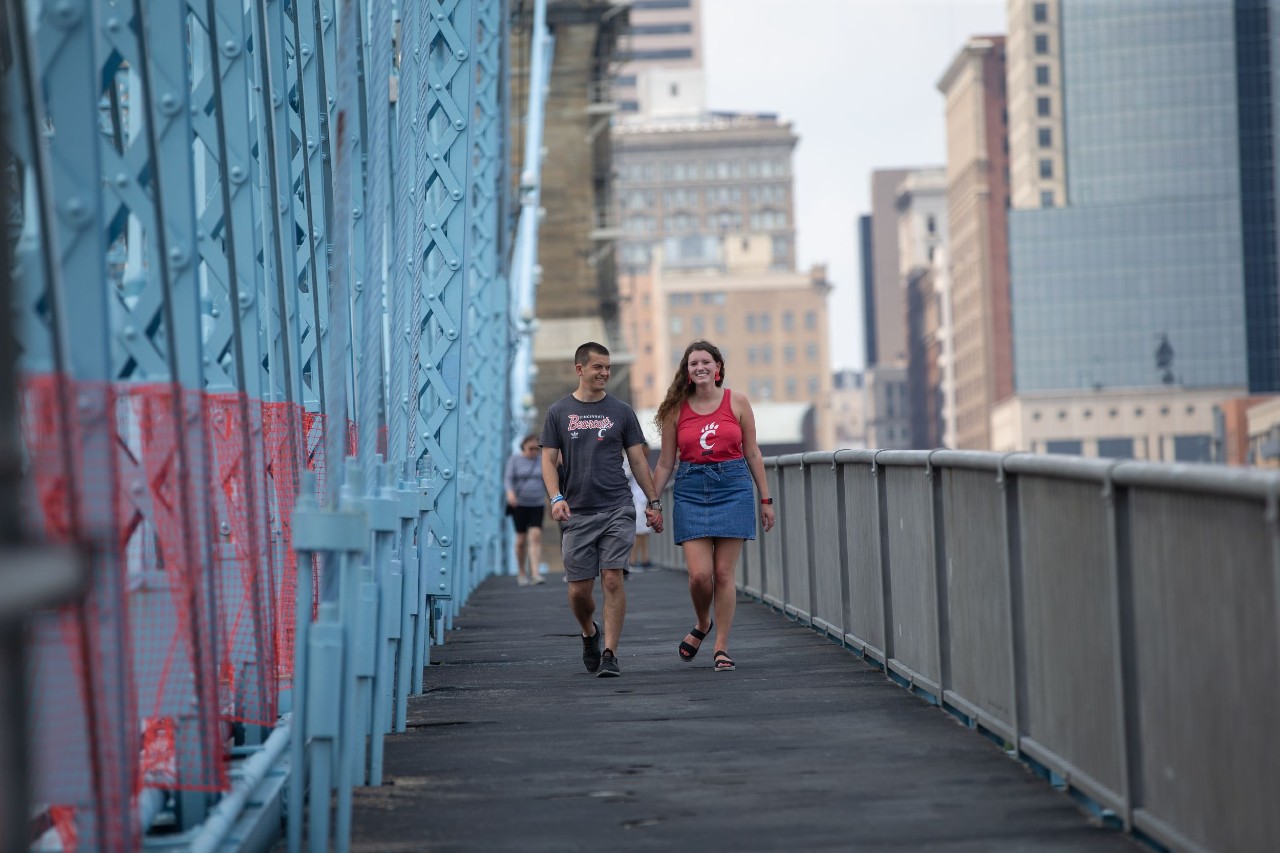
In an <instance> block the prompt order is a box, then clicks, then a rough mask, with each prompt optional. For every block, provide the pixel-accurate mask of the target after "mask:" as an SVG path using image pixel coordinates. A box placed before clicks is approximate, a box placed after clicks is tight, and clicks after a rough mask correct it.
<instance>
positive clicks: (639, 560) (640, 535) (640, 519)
mask: <svg viewBox="0 0 1280 853" xmlns="http://www.w3.org/2000/svg"><path fill="white" fill-rule="evenodd" d="M642 450H643V452H644V458H645V464H646V465H647V464H649V463H648V460H649V443H648V442H647V441H646V442H645V443H644V444H643V445H642ZM622 468H623V470H624V471H626V474H627V483H628V484H630V486H631V501H632V503H634V504H635V505H636V543H635V544H634V545H632V546H631V560H630V567H631V568H632V569H635V570H636V571H638V572H642V571H644V570H645V569H647V568H649V567H650V566H652V565H653V563H651V562H649V524H648V522H647V521H646V520H645V515H644V510H645V505H646V504H647V503H648V500H649V499H648V498H647V497H645V493H644V489H642V488H640V484H639V483H637V482H636V477H635V474H633V473H631V463H630V462H629V461H628V460H627V457H626V456H625V455H624V456H623V457H622ZM623 574H626V572H624V573H623Z"/></svg>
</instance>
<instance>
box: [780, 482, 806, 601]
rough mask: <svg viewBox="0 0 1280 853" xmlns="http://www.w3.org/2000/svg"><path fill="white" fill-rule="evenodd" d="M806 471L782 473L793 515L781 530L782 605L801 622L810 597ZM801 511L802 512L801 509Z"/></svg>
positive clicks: (785, 492)
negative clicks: (782, 550) (793, 611)
mask: <svg viewBox="0 0 1280 853" xmlns="http://www.w3.org/2000/svg"><path fill="white" fill-rule="evenodd" d="M804 484H805V469H804V468H803V467H802V466H800V465H788V466H786V467H784V468H783V469H782V488H783V494H785V495H786V497H787V505H788V506H790V507H791V508H792V514H791V515H790V516H789V517H788V519H787V523H786V524H784V525H783V527H782V534H783V536H785V537H786V541H785V542H784V543H783V547H784V548H786V557H785V558H784V559H783V566H784V568H785V572H786V590H787V596H786V601H785V602H784V603H785V604H786V605H787V606H788V607H793V608H795V610H796V612H797V613H798V614H799V615H800V616H801V618H803V619H808V618H809V616H810V614H811V612H812V603H811V601H810V596H809V571H810V568H811V567H810V561H809V525H810V524H812V523H813V521H812V517H811V516H810V514H809V513H808V512H807V510H808V501H807V500H806V497H805V487H804ZM802 507H803V508H804V509H801V508H802Z"/></svg>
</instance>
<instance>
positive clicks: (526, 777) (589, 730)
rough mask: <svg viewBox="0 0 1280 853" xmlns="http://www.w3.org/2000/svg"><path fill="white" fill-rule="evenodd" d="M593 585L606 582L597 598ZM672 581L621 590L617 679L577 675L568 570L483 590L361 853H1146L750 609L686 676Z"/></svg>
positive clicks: (399, 753)
mask: <svg viewBox="0 0 1280 853" xmlns="http://www.w3.org/2000/svg"><path fill="white" fill-rule="evenodd" d="M598 597H599V589H598V587H597V599H598ZM692 612H693V611H692V607H691V606H690V604H689V599H688V594H687V590H686V580H685V575H684V573H683V572H676V571H669V570H658V571H650V572H645V573H641V574H633V575H632V576H631V577H630V579H629V580H628V581H627V622H626V627H625V628H624V630H623V636H622V643H620V645H621V648H620V649H619V650H618V658H619V663H620V665H621V667H622V677H621V678H596V677H595V676H593V675H589V674H588V673H587V672H586V671H585V670H584V669H583V666H582V661H581V653H582V644H581V641H580V639H579V635H578V632H577V628H576V627H575V624H574V622H573V620H572V618H571V617H570V615H569V610H568V604H567V602H566V600H565V587H564V584H563V583H561V582H560V577H559V575H553V576H550V577H549V578H548V581H547V583H545V584H543V585H541V586H537V587H519V586H517V585H516V582H515V578H512V577H502V578H491V579H489V580H488V581H486V582H485V583H484V584H483V585H482V586H481V587H480V589H479V590H477V591H476V592H475V594H474V595H473V596H472V598H471V600H470V602H469V603H468V605H467V607H466V608H465V609H464V610H463V612H462V613H461V615H460V616H459V617H458V619H457V620H456V623H455V626H454V630H453V631H451V632H450V633H449V635H448V638H447V641H446V643H445V645H443V646H441V647H437V648H435V649H434V650H433V665H432V666H431V668H430V671H429V672H428V673H427V684H428V688H429V689H428V692H427V693H426V695H424V696H421V697H417V698H416V699H414V700H412V702H411V704H410V709H409V725H410V730H409V731H408V732H407V733H405V734H402V735H395V736H393V737H391V738H390V739H389V740H388V742H387V752H386V754H387V758H386V773H387V784H386V785H383V786H382V787H379V788H365V789H358V790H357V791H356V799H355V804H356V813H355V832H354V837H353V845H352V849H353V850H358V851H381V852H382V853H394V851H462V850H475V851H556V853H561V851H574V850H582V851H600V853H605V851H620V850H653V851H675V850H688V851H751V850H918V849H928V850H947V851H960V850H965V851H995V850H1035V851H1045V850H1054V851H1058V850H1072V851H1075V850H1081V851H1083V850H1115V851H1128V853H1133V851H1135V850H1138V849H1140V848H1139V847H1138V846H1137V845H1135V844H1134V843H1133V842H1131V841H1130V840H1128V839H1127V838H1126V837H1125V836H1123V835H1121V834H1120V833H1118V832H1115V831H1113V830H1109V829H1103V828H1100V827H1098V826H1096V825H1095V824H1093V823H1091V821H1090V819H1089V818H1088V817H1087V815H1086V814H1085V813H1084V812H1083V811H1081V810H1080V808H1078V807H1077V805H1076V804H1075V803H1074V801H1072V800H1071V799H1069V798H1068V797H1067V796H1066V795H1063V794H1060V793H1058V792H1056V791H1054V790H1053V789H1052V788H1051V787H1050V786H1049V785H1048V784H1047V783H1045V782H1043V781H1040V780H1039V779H1037V778H1035V777H1034V776H1033V775H1032V774H1031V773H1030V772H1029V771H1028V770H1026V769H1025V768H1024V767H1023V766H1022V765H1021V764H1019V763H1018V762H1016V761H1013V760H1011V759H1009V758H1008V757H1006V756H1005V755H1004V754H1003V753H1002V752H1001V750H1000V749H999V748H998V747H997V746H996V745H995V744H993V743H991V742H990V741H989V740H987V739H986V738H983V737H981V736H980V735H978V734H975V733H973V732H970V731H968V730H967V729H966V728H965V727H964V726H962V725H961V724H959V723H958V722H957V721H955V720H954V719H953V718H952V717H951V716H949V715H948V714H946V713H944V712H943V711H941V710H939V709H938V708H936V707H932V706H930V705H928V704H926V703H925V702H924V701H922V700H920V699H919V698H916V697H914V696H912V695H910V694H909V693H907V692H906V691H904V690H902V689H901V688H899V687H897V686H895V685H894V684H892V683H891V682H889V681H888V680H887V679H886V678H885V677H884V675H882V674H881V673H880V672H878V671H877V670H875V669H873V668H871V667H869V666H868V665H866V664H865V663H863V662H862V661H860V660H859V659H857V658H856V657H854V656H853V655H852V654H850V653H849V652H847V651H845V650H843V649H841V648H840V647H838V646H836V645H834V644H832V643H831V642H829V641H828V640H826V639H824V638H823V637H821V636H819V635H818V634H816V633H814V632H813V631H811V630H810V629H808V628H806V627H804V626H800V625H797V624H795V623H793V622H791V621H789V620H788V619H786V618H785V617H783V616H780V615H778V614H776V613H774V612H772V611H770V610H769V609H768V608H766V607H764V606H763V605H761V604H758V603H754V602H751V601H750V600H748V599H745V598H740V599H739V603H738V612H737V620H736V623H735V625H734V630H733V640H732V643H731V645H730V651H731V653H732V654H733V657H734V658H735V660H736V661H737V664H738V669H737V671H736V672H729V673H716V672H713V671H712V669H711V663H712V661H711V652H712V644H711V638H710V637H708V639H707V641H706V643H705V644H704V647H703V650H702V652H701V653H700V654H699V655H698V657H697V658H696V659H695V660H694V661H693V662H692V663H687V664H686V663H683V662H682V661H681V660H680V659H679V658H678V657H677V655H676V646H677V645H678V644H679V642H680V640H681V639H682V637H683V636H684V634H685V632H686V631H688V629H689V627H690V626H691V625H692V624H693V616H692Z"/></svg>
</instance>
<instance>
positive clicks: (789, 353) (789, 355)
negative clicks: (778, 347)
mask: <svg viewBox="0 0 1280 853" xmlns="http://www.w3.org/2000/svg"><path fill="white" fill-rule="evenodd" d="M782 360H783V361H785V362H786V363H787V364H792V363H793V362H795V360H796V348H795V347H794V346H792V345H791V344H787V345H786V346H784V347H783V348H782Z"/></svg>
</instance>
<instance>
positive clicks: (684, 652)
mask: <svg viewBox="0 0 1280 853" xmlns="http://www.w3.org/2000/svg"><path fill="white" fill-rule="evenodd" d="M715 626H716V623H714V622H712V623H711V624H710V625H708V626H707V630H705V631H699V630H698V626H697V625H694V626H693V630H691V631H690V632H689V635H690V636H691V637H693V638H694V639H695V640H697V641H698V645H696V646H695V645H692V644H690V643H686V642H685V641H684V640H681V641H680V660H682V661H684V662H685V663H688V662H689V661H691V660H693V656H694V655H696V654H697V653H698V649H700V648H702V641H703V640H705V639H706V638H707V634H709V633H711V629H712V628H714V627H715Z"/></svg>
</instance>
